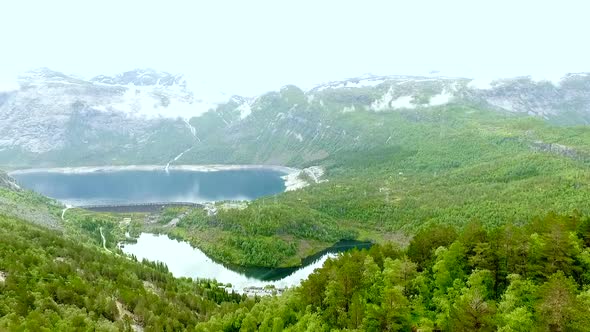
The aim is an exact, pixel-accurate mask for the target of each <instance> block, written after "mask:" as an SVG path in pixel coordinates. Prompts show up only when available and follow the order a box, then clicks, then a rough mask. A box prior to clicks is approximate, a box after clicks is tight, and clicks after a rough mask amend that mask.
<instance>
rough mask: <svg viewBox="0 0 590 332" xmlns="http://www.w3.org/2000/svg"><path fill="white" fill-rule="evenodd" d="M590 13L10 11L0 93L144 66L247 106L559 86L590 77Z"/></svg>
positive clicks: (207, 6)
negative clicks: (265, 98) (40, 76)
mask: <svg viewBox="0 0 590 332" xmlns="http://www.w3.org/2000/svg"><path fill="white" fill-rule="evenodd" d="M589 12H590V3H589V2H587V1H568V0H560V1H543V0H533V1H529V0H521V1H514V0H511V1H505V0H496V1H477V0H464V1H459V0H456V1H453V0H450V1H438V0H432V1H395V0H389V1H377V0H363V1H360V0H359V1H347V0H339V1H332V0H321V1H320V0H313V1H310V0H297V1H282V0H248V1H243V0H235V1H227V0H217V1H198V0H193V1H190V0H186V1H180V0H177V1H175V0H167V1H152V0H143V1H135V0H125V1H122V0H116V1H115V0H96V1H84V0H71V1H69V0H67V1H66V0H52V1H46V0H38V1H27V0H5V1H2V3H1V4H0V45H1V48H0V90H6V89H8V88H10V87H11V86H14V84H15V82H16V81H15V78H16V77H17V76H18V75H19V74H20V73H22V72H24V71H26V70H29V69H32V68H37V67H49V68H51V69H54V70H57V71H62V72H64V73H68V74H75V75H78V76H81V77H87V78H89V77H92V76H95V75H99V74H116V73H118V72H123V71H127V70H131V69H134V68H146V67H148V68H153V69H156V70H162V71H168V72H171V73H182V74H185V75H186V76H187V78H188V80H189V83H193V84H195V86H206V87H208V88H211V89H220V90H221V91H223V92H226V93H237V94H242V95H255V94H259V93H263V92H265V91H268V90H276V89H278V88H280V87H281V86H283V85H286V84H295V85H298V86H301V87H303V88H311V87H313V86H314V85H316V84H319V83H322V82H327V81H332V80H339V79H344V78H349V77H356V76H359V75H362V74H366V73H372V74H376V75H396V74H426V73H428V72H430V71H435V70H436V71H440V74H442V75H447V76H464V77H478V78H496V77H509V76H518V75H529V74H530V75H533V76H534V77H541V78H549V79H554V78H556V77H560V76H561V75H562V74H564V73H567V72H582V71H590V43H589V42H588V36H587V33H588V31H590V20H588V19H587V15H588V13H589Z"/></svg>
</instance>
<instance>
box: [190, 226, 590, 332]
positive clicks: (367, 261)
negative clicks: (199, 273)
mask: <svg viewBox="0 0 590 332" xmlns="http://www.w3.org/2000/svg"><path fill="white" fill-rule="evenodd" d="M196 330H197V331H256V330H258V331H523V332H525V331H590V218H588V217H584V216H581V215H580V214H572V215H556V214H548V215H545V216H543V217H535V218H533V219H532V221H531V223H530V224H527V225H511V224H508V225H505V226H501V227H498V228H496V229H494V230H486V229H485V228H484V227H483V226H482V224H481V223H480V222H477V221H472V222H469V223H467V224H466V225H465V226H464V227H463V228H462V229H460V230H459V231H457V230H455V229H454V228H452V227H448V226H433V227H428V228H425V229H423V230H421V231H420V232H418V233H417V234H416V236H415V237H414V238H413V239H412V241H411V242H410V244H409V246H408V247H407V248H405V249H402V248H400V247H398V246H396V245H393V244H387V245H376V246H373V247H372V248H371V249H370V250H364V251H356V250H355V251H349V252H346V253H344V254H342V255H341V256H339V257H338V258H337V259H334V260H329V261H327V262H326V263H325V264H324V266H323V267H322V268H321V269H318V270H316V271H315V272H314V273H313V274H312V275H310V277H309V278H308V279H307V280H306V281H304V282H303V284H302V285H301V286H300V287H298V288H296V289H293V290H291V291H290V292H288V293H287V294H284V295H283V296H281V297H272V298H263V299H261V300H260V301H259V302H258V303H256V304H253V305H252V303H251V302H245V303H243V306H242V307H241V308H240V309H238V310H236V311H233V312H221V313H217V314H215V315H213V317H211V319H210V320H209V321H207V322H205V323H200V324H199V325H197V327H196Z"/></svg>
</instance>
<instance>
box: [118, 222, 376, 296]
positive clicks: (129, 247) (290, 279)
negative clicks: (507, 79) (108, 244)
mask: <svg viewBox="0 0 590 332" xmlns="http://www.w3.org/2000/svg"><path fill="white" fill-rule="evenodd" d="M370 246H371V244H370V243H367V242H356V241H341V242H339V243H338V244H336V245H334V246H333V247H331V248H328V249H326V250H325V251H323V252H320V253H318V254H316V255H314V256H312V257H309V258H307V259H306V260H304V261H303V266H301V267H297V268H277V269H271V268H247V267H227V266H225V265H223V264H220V263H217V262H215V261H213V260H212V259H211V258H209V257H207V255H205V254H204V253H203V252H202V251H201V250H199V249H196V248H193V247H192V246H191V245H190V244H189V243H188V242H184V241H177V240H173V239H170V238H169V237H168V236H167V235H156V234H150V233H142V234H141V235H140V236H139V238H138V239H137V242H136V243H132V244H124V245H123V248H122V250H123V252H125V253H127V254H133V255H135V256H136V257H137V258H138V259H139V260H140V261H141V260H142V259H144V258H145V259H147V260H150V261H159V262H163V263H165V264H166V265H167V266H168V269H169V270H170V272H171V273H172V274H173V275H174V276H176V277H190V278H202V279H204V278H206V279H216V280H217V281H219V282H221V283H224V284H227V283H231V284H232V286H233V289H234V290H235V291H236V292H240V293H242V292H243V290H244V288H246V287H264V286H267V285H274V286H275V287H276V288H285V287H293V286H297V285H299V284H300V283H301V280H304V279H307V277H308V276H309V275H310V274H311V273H312V272H313V271H314V270H315V269H317V268H320V267H321V266H322V265H323V264H324V262H325V261H326V259H328V258H329V257H335V256H336V253H338V252H342V251H346V250H349V249H352V248H369V247H370Z"/></svg>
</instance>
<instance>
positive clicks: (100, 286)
mask: <svg viewBox="0 0 590 332" xmlns="http://www.w3.org/2000/svg"><path fill="white" fill-rule="evenodd" d="M242 300H244V298H242V297H241V296H238V295H235V294H232V295H230V294H227V293H226V292H225V291H224V290H222V289H220V288H217V286H216V285H215V284H214V283H211V282H208V281H203V280H202V281H199V282H195V281H192V280H190V279H176V278H174V277H172V275H171V274H170V273H169V272H168V270H167V268H166V266H164V265H162V264H155V263H146V262H144V263H138V262H136V261H135V260H133V259H127V258H124V257H121V256H117V255H114V254H112V253H107V252H105V251H102V250H99V248H98V247H96V246H91V245H87V244H84V243H81V242H80V241H76V240H73V239H70V238H67V237H66V238H64V237H63V234H61V233H59V232H56V231H51V230H47V229H45V228H40V227H38V226H34V225H31V224H29V223H27V222H25V221H22V220H18V219H14V218H9V217H5V216H1V215H0V330H3V331H5V330H6V331H20V330H29V331H43V330H50V331H80V330H96V331H142V330H143V331H163V330H166V329H168V330H185V329H188V328H190V327H192V326H194V325H195V324H196V323H198V322H199V321H205V320H207V319H208V318H209V316H210V315H211V314H213V312H218V311H219V306H220V305H223V306H224V307H227V308H237V307H238V303H240V302H241V301H242Z"/></svg>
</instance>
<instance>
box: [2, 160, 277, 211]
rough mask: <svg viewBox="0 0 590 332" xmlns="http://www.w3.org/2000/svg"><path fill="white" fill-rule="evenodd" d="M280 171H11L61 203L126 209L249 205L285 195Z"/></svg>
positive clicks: (14, 175)
mask: <svg viewBox="0 0 590 332" xmlns="http://www.w3.org/2000/svg"><path fill="white" fill-rule="evenodd" d="M285 174H286V171H284V170H281V169H273V168H269V169H265V168H262V167H258V168H245V169H214V170H213V171H211V170H205V171H202V170H190V169H189V170H185V169H170V170H164V169H162V168H160V169H120V170H117V169H114V170H84V169H82V170H80V171H76V169H72V171H68V172H66V171H62V170H55V171H52V170H39V171H16V172H12V173H11V176H13V177H14V178H15V179H16V180H17V181H18V183H19V184H20V185H21V186H22V187H24V188H27V189H31V190H33V191H36V192H38V193H40V194H43V195H45V196H48V197H51V198H55V199H57V200H59V201H61V202H63V203H66V204H70V205H74V206H83V205H111V204H112V205H124V204H141V203H153V202H190V203H201V202H211V201H222V200H252V199H255V198H258V197H262V196H267V195H273V194H277V193H280V192H283V191H284V190H285V180H284V179H283V178H282V177H283V176H284V175H285Z"/></svg>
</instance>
